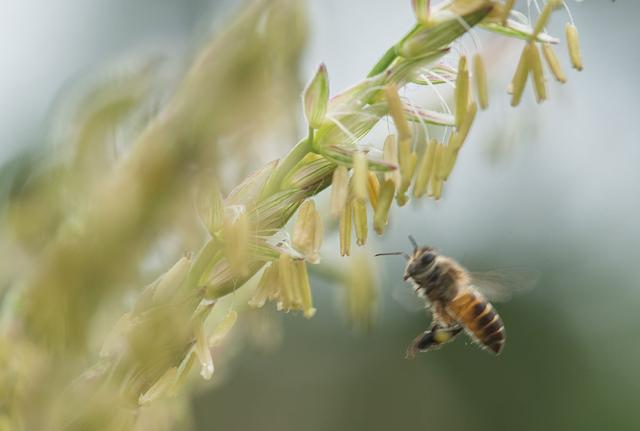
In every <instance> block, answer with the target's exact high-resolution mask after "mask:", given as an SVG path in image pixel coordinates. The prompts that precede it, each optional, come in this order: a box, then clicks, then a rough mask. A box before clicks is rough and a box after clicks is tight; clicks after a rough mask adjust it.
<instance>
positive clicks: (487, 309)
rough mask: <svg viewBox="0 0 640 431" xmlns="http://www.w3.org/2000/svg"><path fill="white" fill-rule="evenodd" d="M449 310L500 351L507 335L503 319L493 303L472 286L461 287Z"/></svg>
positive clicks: (468, 329)
mask: <svg viewBox="0 0 640 431" xmlns="http://www.w3.org/2000/svg"><path fill="white" fill-rule="evenodd" d="M448 308H449V311H450V312H451V314H453V315H454V316H455V318H456V319H457V320H458V322H460V323H461V324H462V325H463V326H464V327H465V328H466V329H467V331H468V332H470V333H471V334H472V335H473V336H474V337H475V339H476V340H477V341H478V342H479V343H480V344H482V345H483V346H485V347H488V348H489V349H491V351H493V352H494V353H500V351H501V350H502V347H503V346H504V343H505V341H506V336H505V332H504V325H503V323H502V319H500V316H499V315H498V313H496V311H495V310H494V309H493V307H492V306H491V304H490V303H489V302H487V300H486V299H484V298H483V297H482V295H480V294H479V293H477V292H476V291H475V290H474V289H472V288H463V289H460V290H459V292H458V294H457V295H456V296H455V298H453V300H451V301H450V302H449V305H448Z"/></svg>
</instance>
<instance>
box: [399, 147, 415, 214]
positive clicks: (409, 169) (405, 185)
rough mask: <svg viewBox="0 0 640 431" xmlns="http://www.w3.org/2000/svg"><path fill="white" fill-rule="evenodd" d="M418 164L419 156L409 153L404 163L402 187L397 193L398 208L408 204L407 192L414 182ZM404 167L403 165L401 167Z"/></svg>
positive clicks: (401, 177) (401, 179)
mask: <svg viewBox="0 0 640 431" xmlns="http://www.w3.org/2000/svg"><path fill="white" fill-rule="evenodd" d="M417 164H418V155H417V154H416V153H414V152H411V153H409V155H408V157H407V158H406V161H405V162H404V164H403V165H404V169H401V172H400V175H401V176H400V187H398V190H397V193H396V202H397V203H398V206H404V205H405V204H406V203H407V202H408V197H407V190H409V187H410V186H411V182H412V181H413V174H414V173H415V170H416V165H417ZM401 166H402V165H401Z"/></svg>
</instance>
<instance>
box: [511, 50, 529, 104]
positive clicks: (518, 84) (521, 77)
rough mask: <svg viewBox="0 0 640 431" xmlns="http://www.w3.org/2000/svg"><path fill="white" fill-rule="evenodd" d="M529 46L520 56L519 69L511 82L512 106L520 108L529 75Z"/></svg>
mask: <svg viewBox="0 0 640 431" xmlns="http://www.w3.org/2000/svg"><path fill="white" fill-rule="evenodd" d="M529 46H530V45H529V44H527V45H525V47H524V49H523V50H522V54H520V61H519V62H518V67H517V68H516V72H515V74H514V75H513V79H512V80H511V88H512V90H511V91H512V93H511V106H514V107H515V106H518V105H519V104H520V100H521V99H522V93H523V92H524V86H525V84H526V83H527V76H528V75H529V67H530V66H529V53H528V52H529Z"/></svg>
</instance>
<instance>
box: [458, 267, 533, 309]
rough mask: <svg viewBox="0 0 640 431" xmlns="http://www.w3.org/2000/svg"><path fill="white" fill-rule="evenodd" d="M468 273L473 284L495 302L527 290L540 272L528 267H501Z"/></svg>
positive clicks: (531, 287) (506, 299)
mask: <svg viewBox="0 0 640 431" xmlns="http://www.w3.org/2000/svg"><path fill="white" fill-rule="evenodd" d="M470 274H471V280H472V284H473V286H474V287H475V288H476V289H478V290H479V291H480V293H482V294H483V295H484V296H485V297H486V298H487V299H488V300H489V301H495V302H504V301H508V300H510V299H511V297H512V296H513V295H514V294H515V295H517V294H520V293H524V292H527V291H529V290H531V289H533V288H534V287H535V286H536V285H537V284H538V281H539V280H540V272H539V271H536V270H533V269H529V268H503V269H499V270H493V271H482V272H471V273H470Z"/></svg>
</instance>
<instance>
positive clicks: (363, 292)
mask: <svg viewBox="0 0 640 431" xmlns="http://www.w3.org/2000/svg"><path fill="white" fill-rule="evenodd" d="M349 263H350V268H349V269H348V270H347V271H345V273H344V287H345V289H344V292H345V295H346V297H345V305H346V314H347V319H348V321H349V324H350V326H351V327H352V328H354V329H357V330H362V331H367V330H369V329H370V328H371V326H372V325H373V323H374V320H375V317H376V312H377V306H378V286H377V284H376V281H375V280H376V279H375V268H374V267H373V265H371V261H370V260H369V259H368V258H367V255H366V254H365V253H358V254H356V255H355V256H354V258H353V259H350V262H349Z"/></svg>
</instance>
